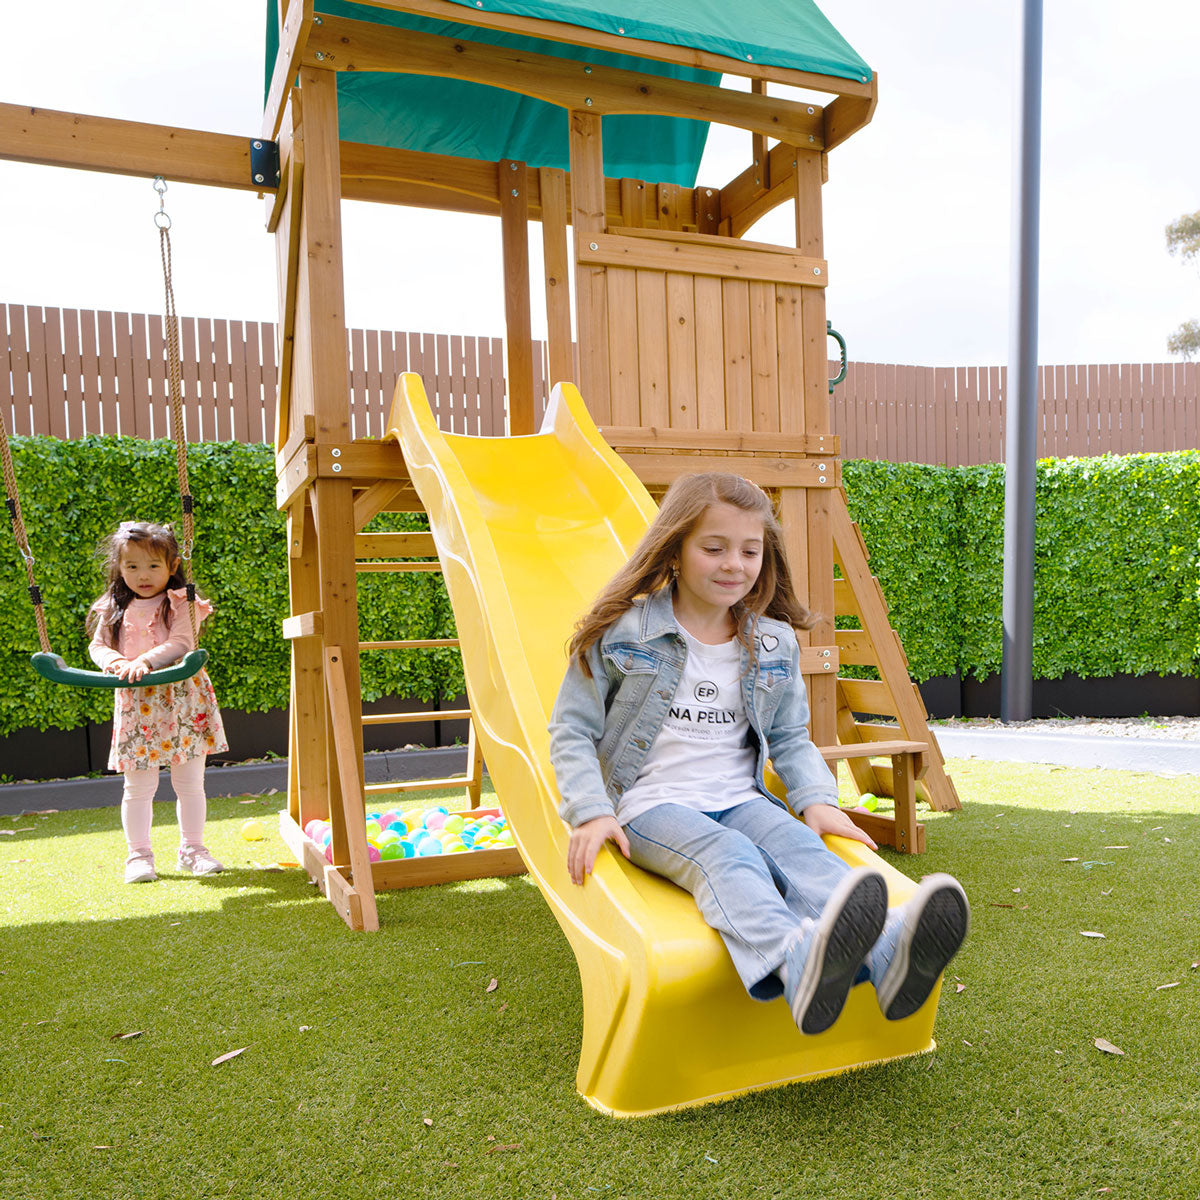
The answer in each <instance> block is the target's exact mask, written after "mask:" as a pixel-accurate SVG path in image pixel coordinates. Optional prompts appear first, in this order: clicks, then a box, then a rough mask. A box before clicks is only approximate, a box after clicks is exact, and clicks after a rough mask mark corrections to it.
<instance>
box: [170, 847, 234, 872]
mask: <svg viewBox="0 0 1200 1200" xmlns="http://www.w3.org/2000/svg"><path fill="white" fill-rule="evenodd" d="M179 868H180V870H182V871H190V872H191V873H192V874H193V875H219V874H220V873H221V872H222V871H223V870H225V868H224V867H223V866H222V865H221V864H220V863H219V862H217V860H216V859H215V858H213V856H212V855H211V854H210V853H209V852H208V848H207V847H205V846H180V848H179Z"/></svg>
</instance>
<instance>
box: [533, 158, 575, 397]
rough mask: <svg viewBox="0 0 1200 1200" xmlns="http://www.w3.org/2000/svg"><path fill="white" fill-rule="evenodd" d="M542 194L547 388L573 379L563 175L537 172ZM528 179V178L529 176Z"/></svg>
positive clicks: (553, 170)
mask: <svg viewBox="0 0 1200 1200" xmlns="http://www.w3.org/2000/svg"><path fill="white" fill-rule="evenodd" d="M537 174H538V182H539V184H540V187H541V193H542V261H543V264H544V271H545V284H546V342H547V347H548V350H549V357H550V380H549V382H550V385H551V387H553V386H554V384H556V383H562V382H563V381H564V380H572V381H573V380H574V379H575V355H574V353H573V347H572V337H571V286H570V281H571V271H570V262H569V258H570V242H569V240H568V238H567V175H566V172H565V171H561V170H558V169H557V168H554V167H542V168H541V169H540V170H539V171H538V173H537ZM531 178H532V177H531Z"/></svg>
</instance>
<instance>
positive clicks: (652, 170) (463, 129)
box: [266, 0, 871, 187]
mask: <svg viewBox="0 0 1200 1200" xmlns="http://www.w3.org/2000/svg"><path fill="white" fill-rule="evenodd" d="M450 2H451V3H455V4H458V5H459V6H460V7H462V8H470V9H477V8H482V7H484V6H485V5H486V7H487V9H488V10H490V11H492V12H504V13H508V14H511V15H514V16H521V17H534V18H539V19H542V20H547V21H559V22H565V23H568V24H572V25H579V26H582V27H583V28H586V29H592V30H597V31H600V32H604V33H608V34H612V35H614V36H617V37H620V36H625V37H630V38H637V39H642V40H649V41H657V42H666V43H668V44H671V45H677V46H684V47H687V48H690V49H695V50H702V51H707V52H709V53H713V54H720V55H724V56H726V57H730V58H734V59H738V60H740V61H743V62H748V61H753V62H756V63H758V64H760V65H764V66H775V67H784V68H788V69H792V70H799V71H813V72H818V73H820V74H824V75H834V76H837V77H838V78H842V79H853V80H856V81H866V80H869V79H870V78H871V69H870V68H869V67H868V66H867V65H866V63H864V62H863V60H862V59H861V58H859V56H858V55H857V54H856V53H855V52H854V50H853V49H851V47H850V46H849V45H848V44H847V43H846V41H845V40H844V39H843V38H842V36H841V35H840V34H839V33H838V32H837V30H836V29H834V27H833V26H832V25H831V24H830V23H829V21H828V20H827V19H826V18H825V16H824V15H823V14H822V13H821V11H820V9H818V8H817V6H816V5H815V4H814V3H812V0H741V2H740V3H730V2H729V0H637V3H636V4H628V5H619V4H617V3H614V2H613V0H601V2H597V0H589V2H587V3H584V0H450ZM629 9H634V10H636V13H637V15H636V16H630V15H628V10H629ZM317 10H318V11H319V12H324V13H328V14H330V15H331V16H341V17H346V18H349V19H351V20H356V21H372V22H374V23H376V24H380V25H391V26H396V27H399V28H404V29H413V30H419V31H421V32H423V33H435V34H440V35H441V36H443V37H455V38H468V39H471V40H473V41H476V42H486V43H489V44H492V45H499V46H514V47H519V48H521V49H524V50H527V51H536V52H537V53H539V54H548V55H553V56H555V57H558V58H569V59H572V60H575V61H579V62H595V63H603V64H605V65H607V66H613V67H622V68H625V69H628V70H637V71H642V72H646V73H650V74H655V75H664V76H669V77H671V78H676V79H689V80H695V81H701V82H705V83H710V84H715V83H717V82H719V78H720V77H719V76H718V75H716V74H714V73H713V72H710V71H700V70H696V69H694V68H689V67H677V66H673V65H671V64H668V63H660V62H654V61H652V60H649V59H645V58H640V57H636V56H631V55H620V54H611V53H607V52H603V51H594V50H588V49H584V48H582V47H578V46H571V45H567V44H565V43H562V42H554V41H549V40H546V39H542V38H530V37H522V36H519V35H516V34H508V33H502V32H496V31H494V30H489V29H483V28H481V27H479V26H472V25H459V24H450V23H446V22H441V21H431V20H427V19H424V18H419V17H413V16H409V15H408V14H406V13H398V12H394V11H390V10H388V9H382V8H373V7H371V6H369V5H363V4H354V3H350V2H349V0H318V3H317ZM277 47H278V18H277V15H276V0H267V41H266V51H267V54H266V73H267V84H268V86H269V84H270V77H271V72H272V70H273V68H274V65H275V52H276V49H277ZM338 106H339V114H340V115H339V132H340V134H341V137H342V140H343V141H351V142H366V143H368V144H370V145H375V146H393V147H396V148H398V149H405V150H419V151H422V152H425V153H432V154H451V155H456V156H459V157H463V158H476V159H483V160H484V161H489V162H495V161H497V160H499V159H502V158H513V159H518V160H520V161H523V162H527V163H529V165H530V166H534V167H562V168H564V169H565V168H566V167H567V166H568V152H567V114H566V112H565V110H563V109H561V108H559V107H558V106H557V105H553V104H547V103H545V102H544V101H541V100H534V99H531V98H529V97H527V96H521V95H518V94H516V93H513V92H506V91H502V90H500V89H497V88H491V87H486V86H484V85H482V84H476V83H467V82H464V81H462V80H456V79H441V78H430V77H427V76H419V75H402V74H390V73H379V72H367V71H363V72H358V73H342V74H339V76H338ZM707 135H708V126H707V124H706V123H704V122H702V121H691V120H686V119H682V118H676V117H646V116H609V117H605V118H603V141H604V171H605V174H606V175H608V176H610V177H622V176H631V177H634V178H638V179H646V180H651V181H653V182H656V183H674V184H678V185H680V186H682V187H691V186H693V185H694V184H695V182H696V172H697V170H698V169H699V166H700V157H701V155H702V154H703V152H704V142H705V139H706V137H707Z"/></svg>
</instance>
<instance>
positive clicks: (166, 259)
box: [154, 175, 200, 646]
mask: <svg viewBox="0 0 1200 1200" xmlns="http://www.w3.org/2000/svg"><path fill="white" fill-rule="evenodd" d="M154 190H155V191H156V192H157V193H158V212H157V213H155V214H154V224H155V225H157V226H158V248H159V256H160V257H161V259H162V269H163V328H164V332H165V333H166V336H167V388H168V391H169V393H170V398H171V433H172V436H173V437H174V439H175V472H176V475H177V476H178V478H179V505H180V508H181V509H182V518H183V519H182V522H181V523H182V526H183V539H182V541H181V542H180V546H179V554H180V557H181V558H182V559H183V579H184V586H185V587H186V588H187V598H188V616H189V617H190V619H191V622H192V645H193V646H195V645H196V644H197V643H198V642H199V640H200V639H199V636H198V631H197V628H196V585H195V584H194V583H193V582H192V546H193V542H194V535H193V508H194V504H193V501H192V494H191V492H190V491H189V490H188V464H187V434H186V431H185V429H184V418H183V366H182V362H181V360H180V355H179V316H178V314H177V313H176V311H175V282H174V279H173V277H172V274H171V218H170V216H169V215H168V213H167V210H166V193H167V182H166V180H165V179H163V177H162V176H161V175H157V176H155V179H154Z"/></svg>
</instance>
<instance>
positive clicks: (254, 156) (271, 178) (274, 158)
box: [250, 138, 280, 188]
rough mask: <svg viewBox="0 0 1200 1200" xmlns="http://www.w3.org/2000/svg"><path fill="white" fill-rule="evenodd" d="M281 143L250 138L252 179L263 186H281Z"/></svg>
mask: <svg viewBox="0 0 1200 1200" xmlns="http://www.w3.org/2000/svg"><path fill="white" fill-rule="evenodd" d="M279 179H280V174H279V143H278V142H268V141H267V140H266V139H265V138H251V139H250V181H251V182H252V183H256V184H258V186H259V187H262V188H277V187H278V186H279Z"/></svg>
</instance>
